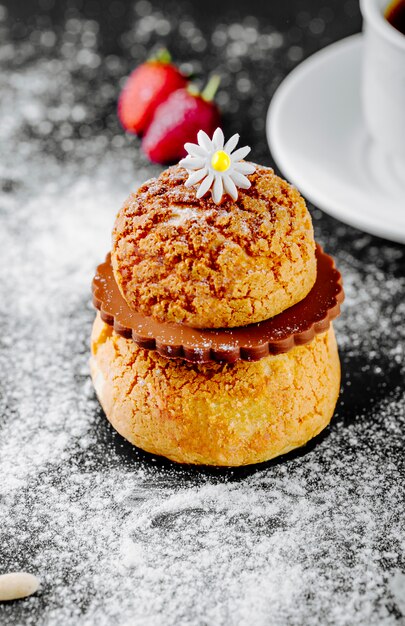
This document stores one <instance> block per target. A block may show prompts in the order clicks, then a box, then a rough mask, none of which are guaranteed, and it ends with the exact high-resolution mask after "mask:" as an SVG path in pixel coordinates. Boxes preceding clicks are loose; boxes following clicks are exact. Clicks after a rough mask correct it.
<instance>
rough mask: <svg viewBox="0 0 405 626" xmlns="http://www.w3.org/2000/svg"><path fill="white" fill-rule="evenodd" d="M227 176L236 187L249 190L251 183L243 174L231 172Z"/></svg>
mask: <svg viewBox="0 0 405 626" xmlns="http://www.w3.org/2000/svg"><path fill="white" fill-rule="evenodd" d="M229 176H230V177H231V178H232V180H233V182H234V183H235V185H236V186H237V187H240V188H241V189H249V187H250V185H251V182H250V180H249V179H248V178H246V176H244V175H243V174H240V173H239V172H235V171H233V172H229Z"/></svg>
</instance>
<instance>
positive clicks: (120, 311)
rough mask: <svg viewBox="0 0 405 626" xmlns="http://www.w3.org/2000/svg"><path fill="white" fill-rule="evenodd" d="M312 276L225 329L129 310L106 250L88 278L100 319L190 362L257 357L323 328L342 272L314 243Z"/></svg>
mask: <svg viewBox="0 0 405 626" xmlns="http://www.w3.org/2000/svg"><path fill="white" fill-rule="evenodd" d="M316 258H317V279H316V282H315V285H314V286H313V288H312V289H311V291H310V292H309V294H308V295H307V297H306V298H304V300H301V302H298V304H295V305H294V306H292V307H290V308H289V309H286V310H285V311H283V312H282V313H280V314H279V315H276V316H275V317H272V318H270V319H268V320H266V321H264V322H260V323H258V324H250V325H249V326H240V327H238V328H227V329H208V330H203V329H197V328H190V327H188V326H184V325H183V324H168V323H161V322H158V321H156V320H154V319H153V318H151V317H145V316H144V315H141V314H140V313H137V312H136V311H134V310H132V309H131V308H130V307H129V306H128V304H127V303H126V302H125V300H124V298H123V297H122V296H121V293H120V291H119V289H118V286H117V283H116V282H115V278H114V274H113V271H112V267H111V257H110V254H108V255H107V258H106V261H105V263H102V264H101V265H99V266H98V268H97V272H96V275H95V277H94V279H93V284H92V288H93V303H94V306H95V307H96V308H97V309H99V311H100V314H101V317H102V319H103V320H104V322H106V323H107V324H110V325H111V326H114V330H115V331H116V332H117V333H118V334H119V335H122V336H123V337H126V338H127V339H130V338H132V339H133V340H134V341H135V343H137V344H138V345H139V346H140V347H141V348H145V349H148V350H157V351H158V352H159V354H162V355H163V356H165V357H168V358H182V359H185V360H187V361H192V362H196V363H207V362H209V361H218V362H226V363H233V362H235V361H237V360H238V359H242V360H243V361H258V360H259V359H262V358H263V357H265V356H268V355H269V354H280V353H282V352H288V351H289V350H291V348H293V347H294V346H297V345H302V344H305V343H309V342H310V341H312V339H313V338H314V337H315V335H316V334H319V333H323V332H325V331H326V330H327V329H328V328H329V325H330V322H331V320H333V319H334V318H335V317H337V316H338V315H339V313H340V304H341V303H342V302H343V299H344V292H343V286H342V277H341V275H340V273H339V271H338V270H337V269H336V267H335V264H334V261H333V259H332V257H330V256H329V255H327V254H326V253H325V252H324V251H323V250H322V248H321V246H319V245H317V249H316Z"/></svg>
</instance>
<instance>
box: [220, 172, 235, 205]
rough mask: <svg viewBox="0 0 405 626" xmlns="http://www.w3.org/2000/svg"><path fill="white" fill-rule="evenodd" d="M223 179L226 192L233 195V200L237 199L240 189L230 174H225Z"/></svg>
mask: <svg viewBox="0 0 405 626" xmlns="http://www.w3.org/2000/svg"><path fill="white" fill-rule="evenodd" d="M222 179H223V183H224V189H225V191H226V193H227V194H228V195H229V196H231V198H232V200H237V199H238V190H237V188H236V185H235V183H234V182H233V180H232V178H231V177H230V176H229V175H228V174H223V176H222Z"/></svg>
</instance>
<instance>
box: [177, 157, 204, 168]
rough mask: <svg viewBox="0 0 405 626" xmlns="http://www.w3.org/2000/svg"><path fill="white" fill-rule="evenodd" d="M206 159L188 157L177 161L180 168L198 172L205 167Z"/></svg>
mask: <svg viewBox="0 0 405 626" xmlns="http://www.w3.org/2000/svg"><path fill="white" fill-rule="evenodd" d="M205 162H206V159H205V158H203V157H193V156H188V157H185V158H184V159H181V161H179V165H180V166H181V167H185V168H186V170H199V169H200V168H201V167H205Z"/></svg>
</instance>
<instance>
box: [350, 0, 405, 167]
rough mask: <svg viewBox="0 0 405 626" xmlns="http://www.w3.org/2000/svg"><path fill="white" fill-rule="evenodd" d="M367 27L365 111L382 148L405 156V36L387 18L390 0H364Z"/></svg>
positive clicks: (371, 132)
mask: <svg viewBox="0 0 405 626" xmlns="http://www.w3.org/2000/svg"><path fill="white" fill-rule="evenodd" d="M360 5H361V12H362V14H363V20H364V24H363V30H364V58H363V64H364V65H363V84H362V97H363V111H364V117H365V122H366V126H367V129H368V131H369V133H370V135H371V137H372V138H373V139H374V140H375V141H376V142H377V143H378V144H379V145H380V147H381V148H382V150H383V151H384V152H385V153H387V154H388V155H390V156H392V157H399V158H400V160H401V162H402V160H403V159H404V158H405V35H404V34H403V33H401V32H400V31H399V30H397V29H396V28H395V27H394V26H392V24H390V23H389V22H388V21H387V19H386V18H385V17H384V11H385V9H386V8H387V6H388V5H389V0H361V2H360Z"/></svg>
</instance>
